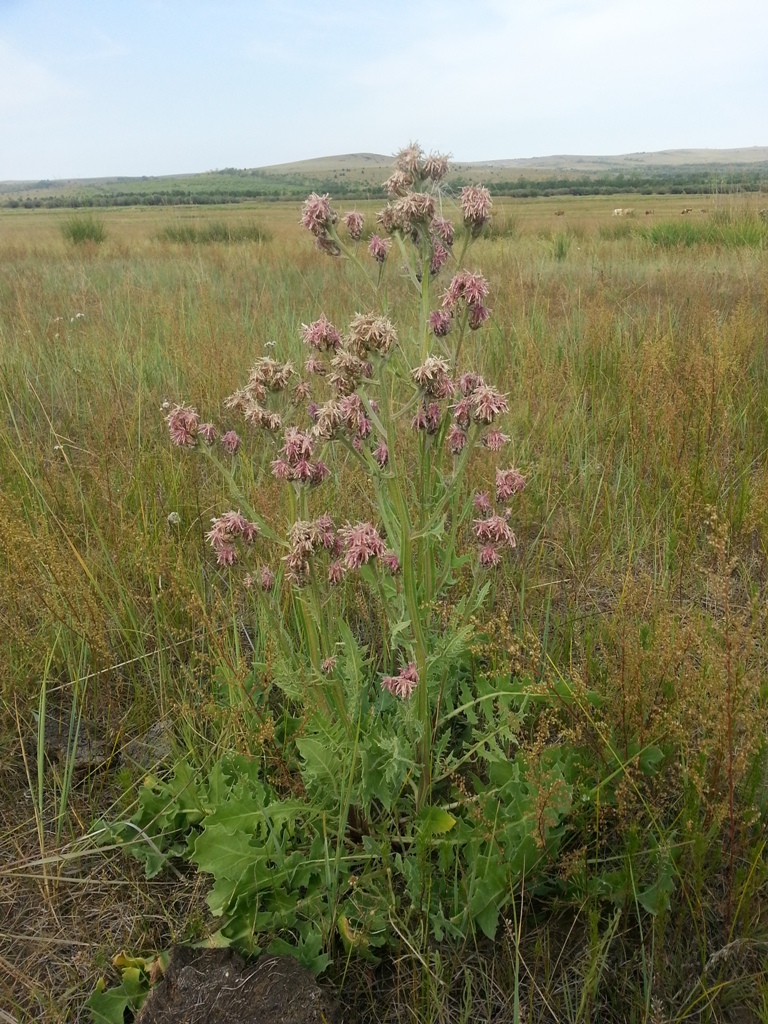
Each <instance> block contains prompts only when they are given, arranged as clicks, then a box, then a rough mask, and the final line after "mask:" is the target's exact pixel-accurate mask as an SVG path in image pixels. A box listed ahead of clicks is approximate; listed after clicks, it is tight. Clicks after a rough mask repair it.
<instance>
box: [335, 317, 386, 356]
mask: <svg viewBox="0 0 768 1024" xmlns="http://www.w3.org/2000/svg"><path fill="white" fill-rule="evenodd" d="M345 343H346V346H347V348H348V349H349V350H350V352H353V353H354V354H355V355H356V356H359V357H360V358H362V357H363V356H366V355H367V354H368V352H378V353H379V355H386V353H387V352H389V350H390V349H391V348H392V347H393V346H394V345H396V344H397V331H396V330H395V328H394V326H393V325H392V324H391V323H390V321H389V320H387V318H386V317H383V316H377V315H376V314H375V313H356V314H355V316H353V317H352V320H351V321H350V324H349V331H348V332H347V337H346V339H345Z"/></svg>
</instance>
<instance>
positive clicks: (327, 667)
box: [320, 655, 336, 676]
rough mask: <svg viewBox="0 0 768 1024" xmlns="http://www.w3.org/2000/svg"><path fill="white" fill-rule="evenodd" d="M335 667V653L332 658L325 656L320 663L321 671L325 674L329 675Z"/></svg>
mask: <svg viewBox="0 0 768 1024" xmlns="http://www.w3.org/2000/svg"><path fill="white" fill-rule="evenodd" d="M335 668H336V658H335V657H334V655H331V656H330V658H325V659H324V660H323V661H322V662H321V663H320V671H321V672H322V673H323V675H324V676H329V675H330V674H331V672H333V670H334V669H335Z"/></svg>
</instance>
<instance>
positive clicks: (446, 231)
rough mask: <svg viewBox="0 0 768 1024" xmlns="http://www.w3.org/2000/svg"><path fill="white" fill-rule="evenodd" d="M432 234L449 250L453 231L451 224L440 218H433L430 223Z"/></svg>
mask: <svg viewBox="0 0 768 1024" xmlns="http://www.w3.org/2000/svg"><path fill="white" fill-rule="evenodd" d="M432 232H433V234H434V235H435V236H436V237H437V238H439V239H440V241H441V242H442V243H443V245H444V246H445V247H446V248H447V249H450V248H451V246H452V245H453V238H454V231H453V224H451V222H450V221H449V220H444V219H443V218H442V217H435V219H434V220H433V221H432Z"/></svg>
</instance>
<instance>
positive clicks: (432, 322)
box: [427, 309, 453, 338]
mask: <svg viewBox="0 0 768 1024" xmlns="http://www.w3.org/2000/svg"><path fill="white" fill-rule="evenodd" d="M427 323H428V324H429V326H430V328H431V330H432V333H433V334H434V336H435V337H436V338H444V337H445V336H446V334H448V332H449V331H450V329H451V325H452V323H453V317H452V316H451V314H450V313H449V312H448V310H447V309H435V310H433V312H431V313H430V314H429V317H428V318H427Z"/></svg>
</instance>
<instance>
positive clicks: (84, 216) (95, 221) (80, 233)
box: [61, 213, 107, 245]
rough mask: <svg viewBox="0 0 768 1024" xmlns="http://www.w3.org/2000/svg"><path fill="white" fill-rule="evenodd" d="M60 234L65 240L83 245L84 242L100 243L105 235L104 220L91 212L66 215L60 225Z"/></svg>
mask: <svg viewBox="0 0 768 1024" xmlns="http://www.w3.org/2000/svg"><path fill="white" fill-rule="evenodd" d="M61 234H62V235H63V237H64V238H65V239H66V241H67V242H72V243H73V244H74V245H84V244H85V243H86V242H94V243H97V244H98V243H100V242H103V241H104V240H105V239H106V237H107V228H106V225H105V224H104V221H103V220H102V219H101V218H100V217H97V216H96V215H95V214H93V213H81V214H76V215H74V216H72V217H68V218H67V219H66V220H65V221H64V223H63V224H62V225H61Z"/></svg>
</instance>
